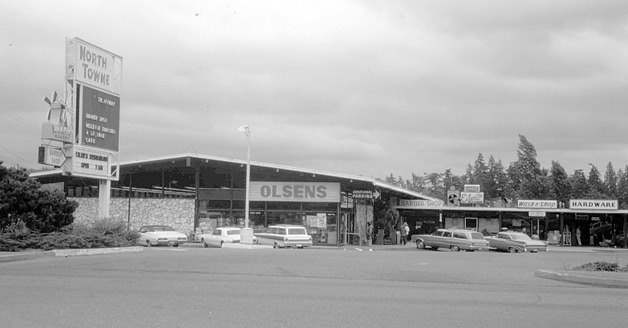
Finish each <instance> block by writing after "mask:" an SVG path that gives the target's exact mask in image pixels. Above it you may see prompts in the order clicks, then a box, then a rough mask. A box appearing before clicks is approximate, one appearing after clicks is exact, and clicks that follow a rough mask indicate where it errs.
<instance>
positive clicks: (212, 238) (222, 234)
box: [198, 227, 257, 247]
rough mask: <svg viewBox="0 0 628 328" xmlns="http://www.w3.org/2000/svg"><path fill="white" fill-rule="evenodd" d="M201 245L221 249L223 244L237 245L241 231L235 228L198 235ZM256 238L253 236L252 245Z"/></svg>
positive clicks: (220, 229) (224, 228) (223, 228)
mask: <svg viewBox="0 0 628 328" xmlns="http://www.w3.org/2000/svg"><path fill="white" fill-rule="evenodd" d="M198 238H199V239H200V242H201V245H203V246H204V247H209V246H213V247H222V245H223V244H225V243H239V242H240V241H241V239H242V229H240V228H235V227H222V228H216V229H214V231H213V232H212V233H204V234H200V235H198ZM256 242H257V237H255V236H253V243H256Z"/></svg>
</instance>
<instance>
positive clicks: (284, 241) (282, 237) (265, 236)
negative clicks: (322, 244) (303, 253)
mask: <svg viewBox="0 0 628 328" xmlns="http://www.w3.org/2000/svg"><path fill="white" fill-rule="evenodd" d="M255 237H257V239H258V243H259V244H261V245H272V246H273V247H274V248H278V247H280V248H282V247H297V248H304V247H308V246H312V236H310V235H308V234H307V230H306V229H305V227H304V226H301V225H292V224H278V225H272V226H269V227H268V229H267V230H266V232H264V233H256V234H255Z"/></svg>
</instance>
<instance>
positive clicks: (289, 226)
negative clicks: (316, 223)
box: [269, 224, 305, 228]
mask: <svg viewBox="0 0 628 328" xmlns="http://www.w3.org/2000/svg"><path fill="white" fill-rule="evenodd" d="M269 228H305V227H304V226H302V225H297V224H273V225H271V226H269Z"/></svg>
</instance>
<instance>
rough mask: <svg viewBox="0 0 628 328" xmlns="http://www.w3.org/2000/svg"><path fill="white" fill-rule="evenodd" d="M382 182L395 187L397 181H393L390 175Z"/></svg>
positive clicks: (393, 178)
mask: <svg viewBox="0 0 628 328" xmlns="http://www.w3.org/2000/svg"><path fill="white" fill-rule="evenodd" d="M384 182H386V183H388V184H391V185H395V183H397V179H395V177H394V176H393V174H392V173H390V175H388V176H386V179H384Z"/></svg>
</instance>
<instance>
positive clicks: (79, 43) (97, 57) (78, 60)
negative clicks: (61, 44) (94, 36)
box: [65, 38, 122, 95]
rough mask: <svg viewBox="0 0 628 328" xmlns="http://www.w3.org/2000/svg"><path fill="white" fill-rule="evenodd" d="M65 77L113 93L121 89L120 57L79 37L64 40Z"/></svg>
mask: <svg viewBox="0 0 628 328" xmlns="http://www.w3.org/2000/svg"><path fill="white" fill-rule="evenodd" d="M65 62H66V79H68V80H75V81H77V82H79V83H80V84H83V85H89V86H92V87H95V88H98V89H101V90H104V91H106V92H109V93H113V94H115V95H120V91H121V89H122V57H120V56H118V55H116V54H113V53H111V52H109V51H106V50H104V49H102V48H99V47H97V46H95V45H93V44H89V43H87V42H85V41H83V40H81V39H79V38H73V39H71V40H68V39H66V41H65Z"/></svg>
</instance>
